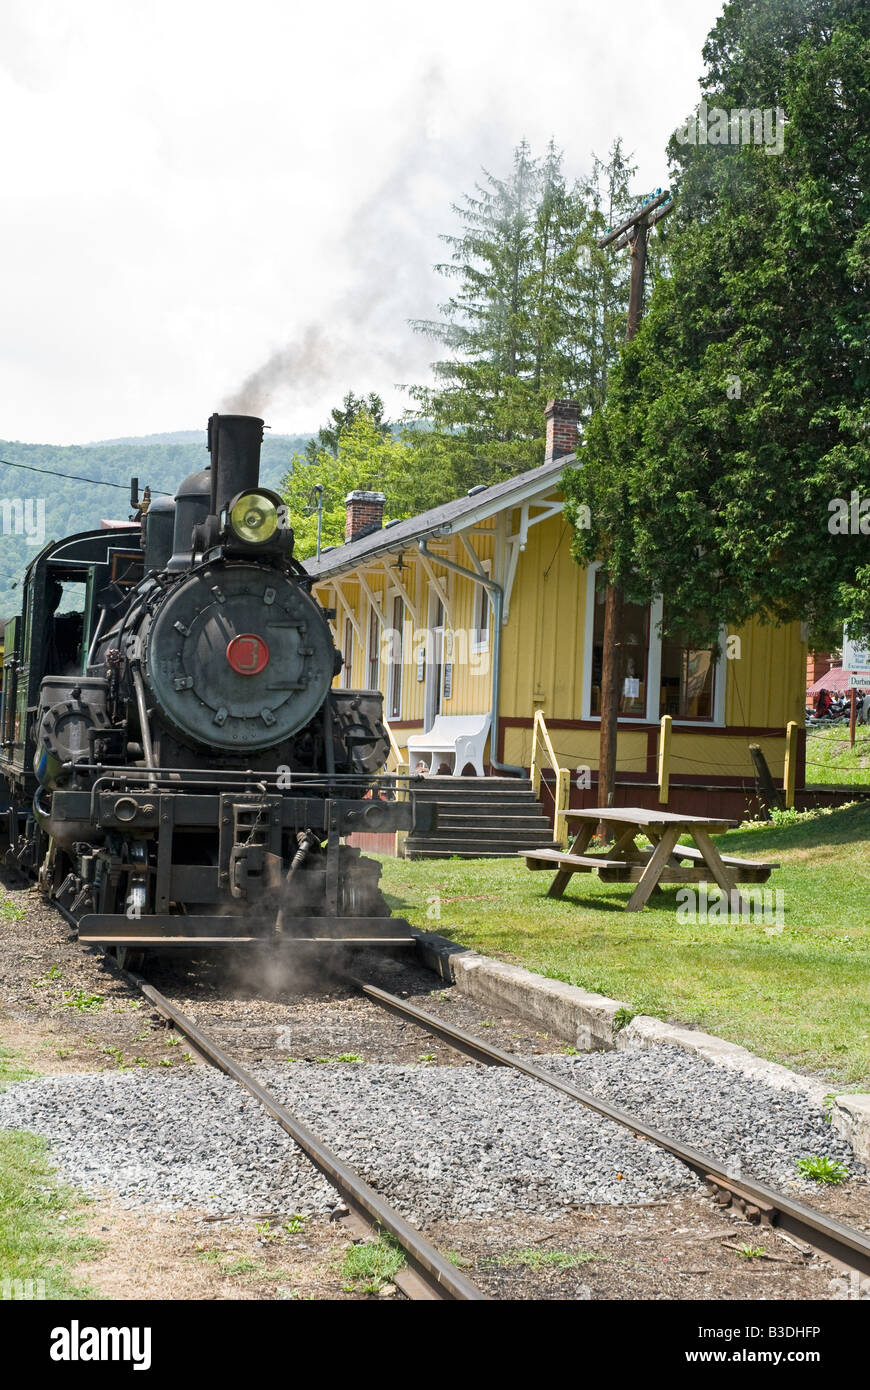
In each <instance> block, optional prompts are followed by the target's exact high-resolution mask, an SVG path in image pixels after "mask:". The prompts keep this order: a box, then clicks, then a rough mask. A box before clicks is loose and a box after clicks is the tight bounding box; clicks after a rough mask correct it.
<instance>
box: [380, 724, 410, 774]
mask: <svg viewBox="0 0 870 1390" xmlns="http://www.w3.org/2000/svg"><path fill="white" fill-rule="evenodd" d="M383 722H384V728H385V729H386V731H387V738H388V739H389V740H390V756H391V757H393V758H395V760H396V766H395V767H394V768H392V769H391V770H392V771H393V772H398V773H406V772H407V771H408V763H407V762H406V760H405V759H404V758H403V757H402V750H401V748H400V747H399V745H398V743H397V742H396V736H395V734H394V733H393V731H392V729H391V728H390V726H389V724H388V723H387V721H386V719H385V720H384V721H383ZM387 762H388V763H389V759H387Z"/></svg>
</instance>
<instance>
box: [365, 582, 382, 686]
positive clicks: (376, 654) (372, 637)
mask: <svg viewBox="0 0 870 1390" xmlns="http://www.w3.org/2000/svg"><path fill="white" fill-rule="evenodd" d="M368 628H369V630H368V636H367V637H366V671H365V675H366V681H367V682H368V683H367V685H366V690H380V688H381V620H380V616H379V614H378V610H377V608H376V607H375V605H374V604H373V603H370V604H369V623H368ZM373 662H374V664H375V667H376V675H377V681H376V682H375V684H374V685H372V663H373Z"/></svg>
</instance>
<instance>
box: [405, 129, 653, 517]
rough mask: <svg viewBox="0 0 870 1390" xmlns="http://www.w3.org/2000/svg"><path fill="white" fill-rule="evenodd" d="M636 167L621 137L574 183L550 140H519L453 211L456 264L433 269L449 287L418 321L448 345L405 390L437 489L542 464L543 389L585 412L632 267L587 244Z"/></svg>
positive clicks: (617, 205)
mask: <svg viewBox="0 0 870 1390" xmlns="http://www.w3.org/2000/svg"><path fill="white" fill-rule="evenodd" d="M633 172H634V171H633V169H632V168H631V166H630V165H629V163H628V161H627V159H626V157H625V155H624V153H623V150H622V147H621V145H620V143H619V142H618V141H617V142H616V144H615V145H614V147H613V149H612V150H611V152H610V155H609V157H608V160H607V161H606V162H604V161H601V160H597V159H596V160H595V162H594V165H593V170H592V174H591V176H590V178H589V179H587V180H586V181H585V182H584V183H582V184H577V185H574V186H573V187H570V188H569V187H568V186H567V184H566V181H565V178H564V174H563V169H562V153H561V151H560V150H558V149H557V147H556V146H555V144H554V143H553V142H552V141H551V142H550V144H549V146H548V148H547V151H546V153H545V155H544V158H543V159H541V160H539V159H536V158H534V157H533V155H532V152H531V150H530V148H529V146H528V144H527V143H526V142H523V143H521V144H520V145H519V146H518V147H517V149H516V151H515V152H514V160H513V168H512V170H511V173H510V175H509V176H508V177H507V178H504V179H500V178H497V177H495V176H494V175H493V174H490V173H485V181H484V183H482V184H479V185H478V186H477V188H476V192H475V194H474V195H466V196H465V198H464V199H463V202H462V204H461V205H460V206H458V207H456V208H454V211H455V212H456V214H457V216H458V217H459V219H460V221H461V224H462V228H461V231H460V232H459V233H458V234H457V235H455V236H444V237H443V238H442V240H443V241H445V243H446V244H447V245H448V246H449V247H450V250H451V260H450V261H449V262H448V263H446V264H442V265H439V266H438V267H437V269H438V271H439V272H440V273H441V274H443V275H445V276H446V277H448V278H450V279H451V280H453V281H455V282H456V286H457V288H456V290H455V292H454V294H453V295H452V296H451V298H450V299H449V300H448V301H447V302H446V303H445V304H443V305H442V306H441V313H442V318H440V319H438V320H436V321H424V322H417V323H415V324H414V327H415V328H417V329H418V331H420V332H423V333H426V334H428V336H429V337H431V338H432V339H433V340H434V341H435V342H438V343H440V344H441V345H443V346H444V347H445V348H447V349H448V354H447V355H445V356H444V357H443V358H441V359H440V360H439V361H437V362H436V363H434V364H433V366H434V371H435V385H434V386H433V387H431V388H422V387H416V388H412V390H411V394H412V397H413V399H414V400H415V402H416V404H417V415H418V417H422V418H424V419H425V420H426V421H427V422H429V424H430V425H431V429H429V430H427V431H425V432H424V431H421V432H419V433H418V434H417V435H415V436H413V437H412V443H413V444H414V445H415V447H416V448H417V450H418V451H419V454H420V457H421V468H422V469H423V471H426V472H429V465H430V463H432V464H433V465H434V467H435V475H436V477H437V478H438V480H439V485H440V486H442V488H443V495H445V496H449V495H451V494H453V493H456V492H460V491H462V490H464V489H466V488H468V487H471V486H474V485H476V484H478V483H489V482H494V481H497V480H499V479H500V478H503V477H507V476H510V475H511V474H512V473H515V472H519V471H521V470H522V469H524V468H530V467H534V466H535V465H536V464H538V463H540V461H541V456H542V449H543V430H544V415H543V412H544V406H545V404H546V401H547V399H548V398H549V397H551V396H570V397H572V398H574V399H576V400H577V401H578V402H579V404H580V406H581V411H582V413H583V414H589V413H591V411H592V409H593V408H594V407H595V405H597V404H599V403H600V400H601V398H602V394H603V390H604V382H605V379H606V372H607V367H608V366H609V364H610V362H611V361H612V360H613V359H614V356H615V353H616V350H617V346H618V342H619V340H620V338H621V337H622V335H623V333H624V322H625V317H624V316H625V309H626V307H627V303H628V267H627V264H625V259H626V258H623V261H622V262H616V263H615V262H614V258H612V257H609V258H608V257H605V256H604V255H603V254H602V253H601V252H600V251H599V250H598V248H597V246H596V245H595V241H596V238H597V237H598V236H600V235H601V233H602V231H603V230H604V228H605V226H606V225H608V221H619V220H621V219H622V218H623V217H625V216H626V215H627V214H628V212H629V211H630V210H632V209H633V208H634V207H635V206H636V204H637V201H638V200H637V199H636V198H634V197H633V196H632V194H631V192H630V188H629V183H630V179H631V176H632V174H633Z"/></svg>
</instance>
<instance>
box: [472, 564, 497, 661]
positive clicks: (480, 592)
mask: <svg viewBox="0 0 870 1390" xmlns="http://www.w3.org/2000/svg"><path fill="white" fill-rule="evenodd" d="M480 568H481V569H482V570H483V573H484V574H485V575H486V577H487V579H492V560H481V562H480ZM481 603H483V604H485V611H486V626H485V627H482V628H479V627H478V625H477V619H478V617H479V606H480V604H481ZM473 616H474V626H473V627H472V632H474V633H477V632H482V633H483V634H484V635H483V638H482V639H479V638H477V637H474V638H472V640H471V642H470V643H469V651H471V652H472V653H473V654H474V655H475V656H476V655H477V654H478V653H479V652H488V651H489V630H490V627H491V625H492V604H491V603H490V599H489V589H488V588H487V587H486V585H485V584H481V583H479V582H478V583H477V584H475V593H474V615H473Z"/></svg>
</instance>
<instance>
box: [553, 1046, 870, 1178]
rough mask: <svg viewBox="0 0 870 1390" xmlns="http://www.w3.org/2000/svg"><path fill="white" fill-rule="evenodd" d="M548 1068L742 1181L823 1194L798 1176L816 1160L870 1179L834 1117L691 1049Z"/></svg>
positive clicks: (599, 1055)
mask: <svg viewBox="0 0 870 1390" xmlns="http://www.w3.org/2000/svg"><path fill="white" fill-rule="evenodd" d="M541 1061H542V1062H544V1063H545V1065H546V1066H547V1067H548V1068H549V1069H550V1070H552V1071H556V1072H558V1073H559V1074H560V1075H561V1076H562V1077H564V1078H565V1079H566V1080H568V1081H571V1082H572V1083H573V1085H575V1086H577V1087H579V1088H580V1089H581V1090H585V1091H589V1092H591V1093H592V1094H593V1095H595V1096H600V1097H601V1098H603V1099H606V1100H608V1101H610V1102H611V1103H612V1104H613V1105H617V1106H619V1107H620V1108H622V1109H624V1110H627V1111H628V1112H629V1113H630V1114H632V1115H636V1116H637V1117H638V1118H639V1119H644V1120H646V1121H647V1123H648V1124H650V1125H651V1126H653V1127H654V1128H656V1129H660V1130H661V1131H662V1132H663V1133H665V1134H667V1135H669V1136H670V1137H671V1138H674V1139H678V1140H680V1141H681V1142H682V1143H684V1144H688V1145H691V1146H694V1147H695V1148H698V1149H701V1150H703V1151H704V1152H705V1153H709V1154H710V1155H712V1156H713V1157H715V1158H717V1159H719V1161H720V1162H721V1163H722V1164H723V1165H725V1164H727V1166H728V1168H729V1171H730V1173H731V1175H732V1177H734V1178H737V1177H739V1175H740V1174H741V1173H744V1174H746V1176H747V1177H755V1178H759V1179H761V1180H762V1181H764V1182H769V1183H771V1184H772V1185H773V1186H775V1187H788V1188H790V1189H795V1190H799V1191H800V1192H801V1193H810V1192H813V1191H818V1184H817V1183H815V1182H813V1181H811V1180H807V1179H801V1178H799V1177H798V1174H797V1168H796V1163H797V1160H798V1159H799V1158H804V1157H807V1156H809V1155H811V1154H824V1155H827V1156H828V1157H829V1158H832V1159H839V1160H840V1161H841V1162H844V1163H845V1164H846V1165H847V1167H848V1168H849V1170H850V1172H852V1173H863V1172H864V1167H863V1165H862V1164H861V1163H859V1162H857V1161H856V1160H855V1157H854V1155H853V1153H852V1150H851V1148H850V1147H849V1145H848V1143H847V1142H846V1141H845V1140H844V1139H841V1138H840V1137H839V1136H838V1135H837V1134H836V1133H835V1132H834V1130H833V1129H832V1128H831V1125H830V1123H829V1121H828V1117H827V1116H826V1115H825V1114H824V1113H823V1112H822V1111H821V1110H819V1109H818V1108H816V1107H815V1106H813V1105H812V1104H811V1103H810V1102H809V1101H808V1100H807V1099H806V1098H805V1097H804V1096H802V1095H801V1094H800V1093H799V1092H793V1091H781V1090H776V1089H774V1088H773V1087H771V1086H765V1085H763V1084H762V1083H760V1082H758V1081H757V1080H753V1079H750V1078H749V1077H746V1076H741V1075H740V1074H739V1073H738V1072H733V1071H730V1070H727V1069H726V1068H724V1067H720V1066H716V1065H715V1063H712V1062H707V1061H705V1060H704V1059H703V1058H701V1057H692V1056H691V1055H690V1054H689V1053H687V1052H686V1051H685V1050H684V1049H683V1048H679V1047H666V1046H663V1047H657V1048H652V1049H650V1050H648V1051H647V1050H643V1051H641V1050H638V1051H637V1052H588V1053H581V1054H580V1055H579V1056H577V1057H570V1058H569V1057H547V1058H546V1059H544V1058H542V1059H541Z"/></svg>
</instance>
